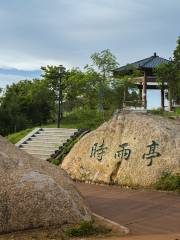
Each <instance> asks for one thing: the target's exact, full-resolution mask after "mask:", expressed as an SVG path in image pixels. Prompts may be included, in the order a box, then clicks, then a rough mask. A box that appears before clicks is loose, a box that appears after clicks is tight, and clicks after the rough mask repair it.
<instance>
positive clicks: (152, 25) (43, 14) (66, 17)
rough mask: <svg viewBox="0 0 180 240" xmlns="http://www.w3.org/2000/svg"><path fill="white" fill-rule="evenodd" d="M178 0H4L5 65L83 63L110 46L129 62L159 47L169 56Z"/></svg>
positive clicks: (0, 16)
mask: <svg viewBox="0 0 180 240" xmlns="http://www.w3.org/2000/svg"><path fill="white" fill-rule="evenodd" d="M179 12H180V1H179V0H171V1H170V0H165V1H164V0H136V1H134V0H52V1H50V0H31V1H24V0H13V1H12V0H6V1H1V2H0V36H1V37H0V52H1V58H0V67H15V68H18V69H38V68H39V67H40V66H41V65H46V64H48V63H50V64H58V63H63V64H65V65H66V66H67V67H71V66H84V65H85V64H86V63H88V62H89V56H90V54H92V53H93V52H95V51H101V50H102V49H105V48H109V49H110V50H111V51H112V52H113V53H114V54H115V55H116V56H117V58H118V61H119V62H120V64H125V63H127V62H131V61H134V60H137V59H141V58H143V57H148V56H149V55H152V54H153V52H154V51H157V52H158V54H159V55H161V56H164V57H167V58H168V57H170V56H171V54H172V51H173V49H174V48H175V42H176V40H177V37H178V35H180V30H179V22H180V14H179Z"/></svg>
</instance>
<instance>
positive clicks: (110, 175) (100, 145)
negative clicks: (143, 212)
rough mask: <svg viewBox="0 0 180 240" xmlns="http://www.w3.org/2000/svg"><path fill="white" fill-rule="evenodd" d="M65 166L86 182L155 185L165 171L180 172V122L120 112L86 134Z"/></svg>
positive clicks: (69, 155) (73, 176)
mask: <svg viewBox="0 0 180 240" xmlns="http://www.w3.org/2000/svg"><path fill="white" fill-rule="evenodd" d="M62 168H63V169H65V170H66V171H67V173H68V174H69V175H70V176H71V177H72V178H73V179H79V180H83V181H90V182H97V183H107V184H109V183H117V184H120V185H129V186H133V185H134V186H135V185H141V186H149V185H152V184H153V183H155V182H156V181H157V178H159V177H160V175H161V174H162V172H163V171H171V172H173V173H175V172H176V173H177V172H178V173H179V172H180V122H178V121H177V120H173V119H167V118H164V117H160V116H155V115H150V114H143V113H133V112H130V113H128V112H127V113H121V114H119V115H116V116H114V117H113V118H112V119H111V120H110V121H109V122H106V123H104V124H103V125H102V126H100V127H99V128H98V129H97V130H95V131H93V132H90V133H89V134H87V135H85V136H84V137H83V138H82V139H81V140H80V141H79V142H78V143H77V144H76V145H75V146H74V148H73V149H72V150H71V152H70V153H69V154H68V155H67V156H66V158H65V159H64V161H63V163H62Z"/></svg>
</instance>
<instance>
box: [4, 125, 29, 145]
mask: <svg viewBox="0 0 180 240" xmlns="http://www.w3.org/2000/svg"><path fill="white" fill-rule="evenodd" d="M31 131H32V128H27V129H25V130H22V131H20V132H17V133H13V134H10V135H8V136H7V137H6V138H7V139H8V140H9V141H10V142H11V143H14V144H15V143H17V142H19V141H20V140H21V139H22V138H24V137H25V136H26V135H27V134H28V133H30V132H31Z"/></svg>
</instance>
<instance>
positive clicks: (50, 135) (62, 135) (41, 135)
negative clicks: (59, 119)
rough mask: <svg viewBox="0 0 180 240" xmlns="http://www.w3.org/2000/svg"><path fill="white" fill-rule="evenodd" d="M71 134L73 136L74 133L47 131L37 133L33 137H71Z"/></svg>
mask: <svg viewBox="0 0 180 240" xmlns="http://www.w3.org/2000/svg"><path fill="white" fill-rule="evenodd" d="M71 136H73V134H47V133H45V134H43V133H42V134H36V135H34V136H33V137H52V138H53V137H54V138H61V137H68V138H69V137H71Z"/></svg>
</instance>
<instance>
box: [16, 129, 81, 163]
mask: <svg viewBox="0 0 180 240" xmlns="http://www.w3.org/2000/svg"><path fill="white" fill-rule="evenodd" d="M76 135H78V130H77V129H67V128H35V129H34V130H33V131H32V132H31V133H29V134H28V135H27V136H26V137H25V138H23V139H22V140H21V141H19V142H18V143H17V144H16V146H17V147H19V148H20V149H22V150H24V151H26V152H27V153H29V154H31V155H33V156H35V157H38V158H41V159H43V160H48V159H50V158H52V157H53V155H55V154H56V153H57V152H58V151H59V148H62V146H64V145H65V144H66V143H67V142H68V141H69V140H70V139H71V138H74V137H75V136H76Z"/></svg>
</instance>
